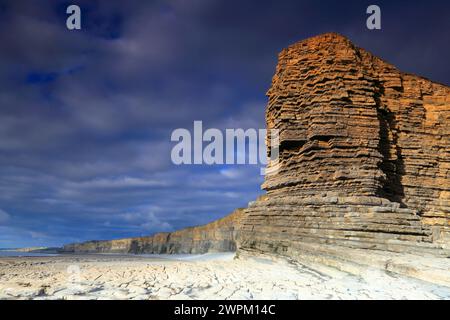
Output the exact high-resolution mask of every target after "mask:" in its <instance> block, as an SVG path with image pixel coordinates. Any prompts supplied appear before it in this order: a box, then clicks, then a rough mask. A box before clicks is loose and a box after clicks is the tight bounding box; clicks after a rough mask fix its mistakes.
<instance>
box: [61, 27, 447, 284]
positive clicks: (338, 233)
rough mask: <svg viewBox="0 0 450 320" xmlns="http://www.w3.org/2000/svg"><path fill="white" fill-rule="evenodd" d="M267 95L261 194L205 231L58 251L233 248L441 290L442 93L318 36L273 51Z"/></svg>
mask: <svg viewBox="0 0 450 320" xmlns="http://www.w3.org/2000/svg"><path fill="white" fill-rule="evenodd" d="M267 95H268V97H269V103H268V106H267V109H266V121H267V128H268V129H278V130H279V141H280V145H279V159H278V161H273V162H270V163H269V165H268V169H269V170H268V172H269V173H268V174H267V175H266V177H265V182H264V184H263V186H262V187H263V189H265V190H266V191H267V194H266V195H265V196H263V197H261V198H259V199H258V200H257V201H255V202H252V203H251V204H250V205H249V207H248V208H246V209H245V210H237V211H236V212H234V213H233V214H232V215H230V216H228V217H225V218H223V219H220V220H218V221H216V222H213V223H210V224H208V225H205V226H200V227H193V228H187V229H183V230H180V231H176V232H173V233H159V234H156V235H154V236H152V237H143V238H133V239H123V240H113V241H91V242H87V243H82V244H73V245H67V246H65V248H64V249H65V251H66V252H117V253H204V252H208V251H234V250H236V249H237V252H238V256H245V255H255V254H276V255H282V256H285V257H289V258H292V259H295V260H297V261H300V262H301V263H304V264H306V263H312V264H318V265H320V266H323V265H329V266H333V267H338V268H340V269H345V270H347V271H350V272H353V271H355V270H357V269H358V268H359V267H361V266H362V267H363V268H366V267H367V266H370V267H377V268H381V269H385V270H389V271H395V272H400V273H406V274H408V275H411V276H415V277H418V278H421V279H425V280H430V279H432V280H433V281H438V282H440V283H445V284H450V274H449V273H448V269H449V268H450V265H449V261H450V260H449V259H445V257H448V256H450V252H449V249H450V248H449V245H450V226H449V223H450V88H449V87H447V86H445V85H441V84H437V83H433V82H431V81H429V80H427V79H424V78H421V77H418V76H415V75H411V74H406V73H403V72H401V71H399V70H397V69H396V68H395V67H394V66H392V65H390V64H389V63H386V62H385V61H383V60H381V59H379V58H377V57H375V56H373V55H372V54H370V53H368V52H366V51H365V50H363V49H361V48H358V47H356V46H355V45H353V44H352V43H351V42H350V41H349V40H348V39H346V38H345V37H343V36H341V35H338V34H335V33H328V34H324V35H321V36H317V37H314V38H310V39H307V40H305V41H301V42H298V43H296V44H294V45H292V46H290V47H289V48H287V49H285V50H283V51H282V52H281V54H280V55H279V62H278V65H277V68H276V73H275V76H274V77H273V81H272V86H271V88H270V90H269V91H268V93H267ZM268 133H269V134H270V133H271V130H268ZM267 138H268V141H269V140H270V138H271V137H270V136H268V137H267ZM268 152H270V147H269V150H268ZM442 258H444V259H442Z"/></svg>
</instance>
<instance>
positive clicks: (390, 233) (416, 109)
mask: <svg viewBox="0 0 450 320" xmlns="http://www.w3.org/2000/svg"><path fill="white" fill-rule="evenodd" d="M267 95H268V97H269V103H268V106H267V109H266V121H267V128H268V129H279V134H280V147H279V161H278V162H273V163H271V164H270V165H269V166H268V167H269V169H272V170H274V169H275V168H278V169H277V170H274V171H273V172H272V173H271V174H268V175H266V179H265V182H264V184H263V188H264V189H265V190H267V195H266V196H265V197H264V198H263V199H261V200H259V201H256V202H254V203H253V204H252V205H250V206H249V208H248V209H247V210H246V214H245V216H244V218H243V220H242V225H241V230H240V241H239V245H238V246H239V250H240V251H241V252H244V253H245V252H247V253H248V252H263V253H267V252H270V253H280V254H284V255H288V256H296V255H298V254H302V253H303V254H305V255H306V254H309V256H310V257H313V256H315V257H318V256H320V255H321V254H323V255H336V254H338V253H339V250H336V248H337V246H338V247H341V248H342V247H346V248H353V249H356V250H361V249H378V250H387V251H391V252H402V253H405V252H420V253H424V252H427V253H430V254H437V255H440V254H443V255H445V254H448V251H447V250H446V249H445V248H446V247H447V248H448V245H449V243H450V237H449V230H450V229H449V221H450V220H449V219H450V88H449V87H447V86H444V85H441V84H436V83H433V82H431V81H429V80H427V79H424V78H421V77H418V76H415V75H411V74H406V73H402V72H400V71H399V70H397V69H396V68H395V67H394V66H392V65H390V64H388V63H386V62H384V61H383V60H381V59H379V58H377V57H375V56H373V55H372V54H370V53H368V52H366V51H365V50H363V49H360V48H357V47H355V46H354V45H353V44H352V43H351V42H350V41H349V40H348V39H346V38H345V37H343V36H340V35H338V34H334V33H329V34H325V35H321V36H317V37H314V38H310V39H307V40H305V41H301V42H298V43H296V44H294V45H292V46H290V47H289V48H287V49H285V50H283V51H282V52H281V53H280V55H279V62H278V65H277V68H276V73H275V76H274V77H273V81H272V86H271V88H270V90H269V91H268V93H267ZM268 132H270V131H269V130H268ZM268 138H270V137H268ZM341 252H343V251H342V250H341ZM347 258H349V257H347ZM350 258H351V257H350Z"/></svg>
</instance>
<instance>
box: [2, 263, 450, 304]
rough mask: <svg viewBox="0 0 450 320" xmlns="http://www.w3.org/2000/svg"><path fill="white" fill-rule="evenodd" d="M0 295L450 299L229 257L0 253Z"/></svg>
mask: <svg viewBox="0 0 450 320" xmlns="http://www.w3.org/2000/svg"><path fill="white" fill-rule="evenodd" d="M174 257H176V256H174ZM78 271H79V272H78ZM0 299H144V300H146V299H450V287H445V286H439V285H433V284H430V283H427V282H424V281H420V280H414V279H411V278H407V277H403V276H398V275H395V274H388V273H385V272H381V271H377V270H371V269H367V270H366V271H365V272H360V273H359V274H358V275H357V276H356V275H352V274H350V273H346V272H342V271H338V270H337V269H331V268H329V269H321V270H320V272H319V271H317V270H314V269H310V268H307V267H305V266H302V265H299V264H294V263H292V262H289V261H287V260H281V259H275V258H271V259H268V258H250V259H243V258H240V259H234V255H233V254H210V255H199V256H192V257H189V258H187V257H182V258H181V259H179V260H174V259H173V258H171V259H170V260H168V259H158V258H156V259H155V258H150V257H143V256H115V255H91V256H89V255H84V256H70V255H68V256H58V257H38V258H29V257H28V258H23V257H22V258H11V257H4V258H0Z"/></svg>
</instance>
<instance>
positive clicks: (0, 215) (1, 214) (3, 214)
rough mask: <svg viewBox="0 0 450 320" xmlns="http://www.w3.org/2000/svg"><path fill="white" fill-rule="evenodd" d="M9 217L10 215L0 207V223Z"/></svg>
mask: <svg viewBox="0 0 450 320" xmlns="http://www.w3.org/2000/svg"><path fill="white" fill-rule="evenodd" d="M9 218H10V215H9V214H8V213H6V212H5V211H3V210H2V209H0V223H3V222H6V221H7V220H9Z"/></svg>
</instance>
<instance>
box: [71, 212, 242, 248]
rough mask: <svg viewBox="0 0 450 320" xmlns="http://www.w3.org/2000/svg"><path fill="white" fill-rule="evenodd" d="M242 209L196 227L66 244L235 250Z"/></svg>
mask: <svg viewBox="0 0 450 320" xmlns="http://www.w3.org/2000/svg"><path fill="white" fill-rule="evenodd" d="M242 214H243V210H242V209H237V210H236V211H234V212H233V213H232V214H230V215H228V216H226V217H224V218H222V219H219V220H216V221H214V222H211V223H209V224H206V225H203V226H197V227H191V228H186V229H182V230H178V231H175V232H163V233H157V234H155V235H153V236H150V237H140V238H128V239H120V240H105V241H87V242H83V243H74V244H68V245H65V246H64V248H63V251H64V252H67V253H70V252H71V253H102V252H103V253H105V252H107V253H135V254H139V253H206V252H227V251H235V250H236V228H235V227H236V226H237V225H239V221H240V219H241V217H242Z"/></svg>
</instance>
